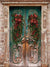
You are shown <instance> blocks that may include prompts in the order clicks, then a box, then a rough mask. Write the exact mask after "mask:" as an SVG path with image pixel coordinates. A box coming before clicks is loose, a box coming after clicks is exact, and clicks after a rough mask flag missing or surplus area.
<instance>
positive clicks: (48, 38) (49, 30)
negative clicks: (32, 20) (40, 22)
mask: <svg viewBox="0 0 50 67" xmlns="http://www.w3.org/2000/svg"><path fill="white" fill-rule="evenodd" d="M47 29H48V33H47V41H48V43H47V45H48V63H49V67H50V4H48V24H47Z"/></svg>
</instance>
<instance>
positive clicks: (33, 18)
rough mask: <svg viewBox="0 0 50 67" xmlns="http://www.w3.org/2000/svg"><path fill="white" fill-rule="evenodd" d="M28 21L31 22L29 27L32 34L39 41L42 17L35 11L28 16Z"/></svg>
mask: <svg viewBox="0 0 50 67" xmlns="http://www.w3.org/2000/svg"><path fill="white" fill-rule="evenodd" d="M28 23H29V28H30V32H31V36H32V37H33V39H34V40H35V42H36V43H37V41H38V40H39V38H40V28H41V27H40V25H39V24H40V17H38V15H36V14H35V13H34V14H33V15H29V17H28Z"/></svg>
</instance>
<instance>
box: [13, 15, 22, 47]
mask: <svg viewBox="0 0 50 67" xmlns="http://www.w3.org/2000/svg"><path fill="white" fill-rule="evenodd" d="M22 21H23V16H22V15H21V14H14V15H12V23H13V27H12V38H13V42H14V43H15V45H16V46H17V47H18V43H19V42H20V37H21V35H22V28H23V22H22Z"/></svg>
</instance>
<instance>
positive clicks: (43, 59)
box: [3, 3, 48, 67]
mask: <svg viewBox="0 0 50 67" xmlns="http://www.w3.org/2000/svg"><path fill="white" fill-rule="evenodd" d="M3 5H4V7H7V12H8V14H7V16H8V18H7V20H8V21H7V23H8V28H6V30H4V32H8V34H7V35H8V37H7V39H8V43H7V44H6V46H7V45H8V50H6V49H5V51H6V52H5V53H8V57H7V58H6V60H7V63H6V60H5V61H4V64H8V67H9V64H10V60H9V59H10V52H9V30H10V27H9V7H10V6H23V7H24V6H41V64H42V67H44V66H46V67H47V65H48V63H47V52H46V51H47V48H46V47H47V45H46V46H45V44H46V43H45V35H46V34H47V30H46V28H47V26H45V24H44V23H45V21H44V20H45V19H44V17H45V16H47V14H46V15H45V16H44V13H46V11H47V3H16V4H14V3H9V4H7V3H6V4H3ZM44 8H46V9H44ZM46 21H47V20H46ZM46 24H47V23H46ZM44 26H45V27H44ZM46 39H47V38H46ZM5 48H6V47H5Z"/></svg>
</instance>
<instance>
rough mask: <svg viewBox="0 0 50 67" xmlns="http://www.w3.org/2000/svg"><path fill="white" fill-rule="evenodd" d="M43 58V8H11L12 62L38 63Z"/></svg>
mask: <svg viewBox="0 0 50 67" xmlns="http://www.w3.org/2000/svg"><path fill="white" fill-rule="evenodd" d="M40 58H41V7H10V61H11V62H13V63H15V64H23V63H25V64H26V63H27V65H28V64H30V63H33V64H34V63H38V62H39V61H40Z"/></svg>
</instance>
